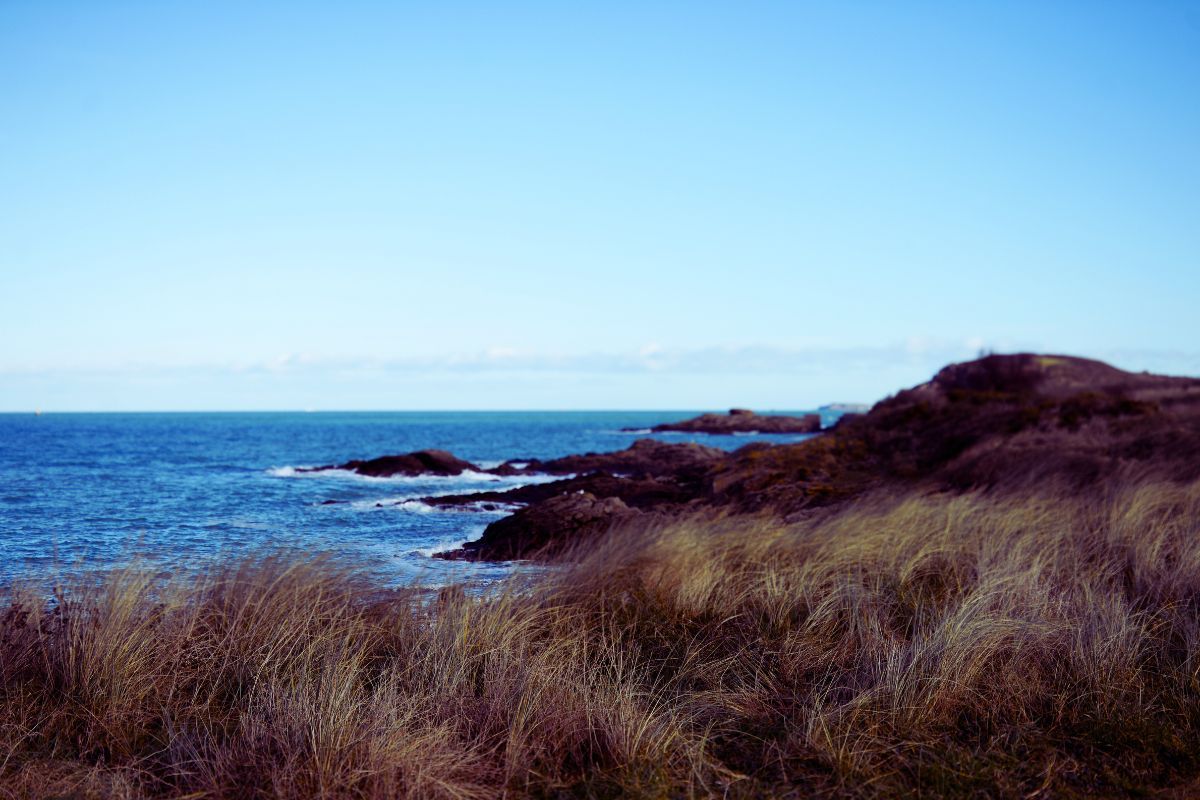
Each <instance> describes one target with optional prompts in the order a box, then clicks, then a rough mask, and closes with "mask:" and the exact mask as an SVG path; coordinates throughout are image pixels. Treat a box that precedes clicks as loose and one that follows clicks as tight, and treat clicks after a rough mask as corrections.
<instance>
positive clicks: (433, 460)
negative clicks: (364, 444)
mask: <svg viewBox="0 0 1200 800" xmlns="http://www.w3.org/2000/svg"><path fill="white" fill-rule="evenodd" d="M331 469H342V470H348V471H351V472H357V473H358V474H359V475H369V476H371V477H374V478H387V477H391V476H393V475H409V476H411V475H461V474H462V473H463V472H465V471H467V470H472V471H478V470H479V467H477V466H475V465H474V464H472V463H471V462H470V461H463V460H462V459H461V458H458V457H457V456H455V455H454V454H453V453H448V452H446V451H445V450H417V451H415V452H412V453H405V454H404V455H397V456H380V457H379V458H372V459H368V460H365V461H360V460H357V459H356V460H354V461H347V462H346V463H345V464H336V465H335V464H330V465H328V466H324V467H311V468H303V469H299V470H297V472H324V471H326V470H331Z"/></svg>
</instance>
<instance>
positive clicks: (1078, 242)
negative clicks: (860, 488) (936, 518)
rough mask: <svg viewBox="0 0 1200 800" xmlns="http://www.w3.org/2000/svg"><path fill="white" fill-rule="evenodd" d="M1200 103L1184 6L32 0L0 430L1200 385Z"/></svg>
mask: <svg viewBox="0 0 1200 800" xmlns="http://www.w3.org/2000/svg"><path fill="white" fill-rule="evenodd" d="M250 6H253V8H250ZM1198 87H1200V7H1198V6H1197V5H1196V4H1172V3H1157V2H1136V3H1135V2H1129V3H1103V2H1089V3H1084V2H1079V3H1073V2H1060V3H1040V2H1039V3H1034V2H1005V3H882V2H880V3H873V2H852V3H843V2H836V3H835V2H830V3H819V4H818V3H800V2H788V3H777V4H776V3H674V4H672V3H628V4H623V3H618V2H608V3H595V4H591V3H553V4H552V3H546V4H537V3H488V4H485V3H454V2H445V3H427V4H404V3H379V4H374V3H355V2H346V3H327V4H317V3H303V2H299V3H296V2H289V3H278V4H274V3H269V2H267V3H256V4H246V3H220V2H204V3H186V2H180V3H133V2H107V3H101V2H96V3H91V2H88V3H85V2H59V3H49V2H33V1H32V0H30V1H28V2H26V1H23V0H12V1H11V2H6V3H3V4H0V114H2V115H3V117H2V119H0V122H2V123H3V124H2V125H0V187H3V188H2V191H0V410H27V409H32V408H43V409H47V410H53V409H61V410H70V409H94V410H103V409H243V408H244V409H257V408H280V409H291V408H330V409H349V408H376V409H379V408H398V409H403V408H709V407H723V406H728V405H735V404H736V405H751V406H757V407H762V408H801V407H808V406H812V405H815V404H817V403H821V402H826V401H832V400H874V399H877V398H879V397H881V396H883V395H886V394H888V393H890V392H892V391H894V390H896V389H898V388H901V387H903V386H905V385H909V384H912V383H915V382H918V381H920V380H923V379H925V378H926V377H928V375H929V374H931V373H932V371H934V370H935V369H936V368H937V367H938V366H940V365H941V364H943V363H945V362H946V361H949V360H956V359H963V358H969V357H972V356H973V355H974V354H975V353H976V352H977V351H979V350H980V349H981V348H991V349H995V350H999V351H1005V350H1016V349H1036V350H1043V351H1054V352H1067V353H1076V354H1081V355H1091V356H1096V357H1101V358H1105V359H1108V360H1111V361H1113V362H1115V363H1117V364H1118V365H1120V366H1124V367H1127V368H1132V369H1152V370H1158V371H1166V372H1175V373H1192V374H1198V373H1200V314H1198V313H1196V309H1195V307H1196V305H1197V301H1198V300H1200V88H1198Z"/></svg>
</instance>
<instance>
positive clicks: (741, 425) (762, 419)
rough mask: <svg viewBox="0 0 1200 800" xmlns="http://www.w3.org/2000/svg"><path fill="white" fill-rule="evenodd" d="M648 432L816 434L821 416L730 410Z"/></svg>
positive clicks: (655, 427)
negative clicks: (795, 415) (794, 415)
mask: <svg viewBox="0 0 1200 800" xmlns="http://www.w3.org/2000/svg"><path fill="white" fill-rule="evenodd" d="M626 430H631V429H628V428H627V429H626ZM650 430H651V431H652V432H654V433H669V432H677V433H715V434H731V433H817V432H819V431H820V430H821V416H820V415H819V414H805V415H804V416H802V417H793V416H789V415H766V414H755V413H754V412H753V411H751V410H750V409H748V408H731V409H729V413H728V414H701V415H700V416H698V417H693V418H692V419H685V420H683V421H682V422H667V423H663V424H661V425H655V426H654V427H653V428H651V429H650Z"/></svg>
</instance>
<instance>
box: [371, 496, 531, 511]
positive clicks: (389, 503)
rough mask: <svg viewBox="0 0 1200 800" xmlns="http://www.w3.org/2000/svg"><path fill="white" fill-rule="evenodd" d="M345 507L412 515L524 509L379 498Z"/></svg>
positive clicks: (484, 503) (486, 503) (490, 502)
mask: <svg viewBox="0 0 1200 800" xmlns="http://www.w3.org/2000/svg"><path fill="white" fill-rule="evenodd" d="M426 496H427V497H428V496H430V495H426ZM434 496H436V495H434ZM347 505H348V506H349V507H350V508H352V509H354V510H355V511H383V510H386V509H396V510H399V511H407V512H409V513H413V514H511V513H512V512H514V511H516V510H517V509H519V508H523V507H524V504H523V503H504V502H499V501H496V500H477V501H475V502H472V503H461V504H456V505H445V506H442V505H436V504H434V503H427V502H425V501H424V500H422V499H420V498H416V497H380V498H373V499H370V500H355V501H353V502H351V503H348V504H347Z"/></svg>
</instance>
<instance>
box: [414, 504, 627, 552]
mask: <svg viewBox="0 0 1200 800" xmlns="http://www.w3.org/2000/svg"><path fill="white" fill-rule="evenodd" d="M642 514H643V512H640V511H638V510H636V509H633V508H630V507H629V506H628V505H626V504H625V502H624V501H622V500H621V499H620V498H618V497H603V498H602V497H596V495H594V494H592V493H591V492H583V491H580V492H572V493H570V494H563V495H558V496H556V497H552V498H550V499H548V500H545V501H543V502H540V503H537V504H535V505H532V506H529V507H528V508H523V509H521V510H520V511H517V512H516V513H514V514H513V515H512V516H509V517H505V518H504V519H501V520H497V521H496V522H493V523H492V524H491V525H489V526H488V527H487V530H485V531H484V532H483V536H481V537H480V538H479V539H477V540H476V541H473V542H468V543H467V544H465V545H463V546H462V547H461V548H459V549H458V550H451V551H448V552H445V553H438V554H437V557H438V558H445V559H452V560H453V559H457V560H466V561H510V560H513V559H537V560H543V559H549V558H553V557H554V556H556V555H558V554H561V553H562V552H563V551H564V550H566V549H568V548H570V547H571V546H573V545H576V544H579V543H581V542H584V541H586V540H589V539H594V538H595V537H597V536H599V535H601V534H603V533H605V532H606V531H608V530H609V529H610V528H612V527H613V526H614V525H618V524H623V523H628V522H630V521H631V520H634V519H636V518H638V517H640V516H642Z"/></svg>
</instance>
